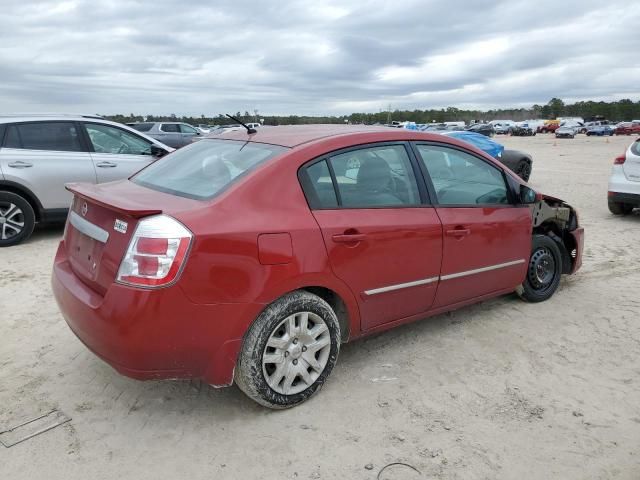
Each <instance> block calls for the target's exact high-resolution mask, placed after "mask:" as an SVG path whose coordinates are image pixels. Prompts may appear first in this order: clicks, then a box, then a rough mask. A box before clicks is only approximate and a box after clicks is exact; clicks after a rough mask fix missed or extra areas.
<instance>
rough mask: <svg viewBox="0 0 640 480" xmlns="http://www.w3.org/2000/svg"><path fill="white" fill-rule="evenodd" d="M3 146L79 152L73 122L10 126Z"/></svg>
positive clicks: (78, 140) (79, 143)
mask: <svg viewBox="0 0 640 480" xmlns="http://www.w3.org/2000/svg"><path fill="white" fill-rule="evenodd" d="M4 146H5V147H7V148H20V149H25V150H51V151H58V152H81V151H83V150H84V149H83V148H82V144H81V142H80V136H79V135H78V129H77V128H76V125H75V124H74V123H73V122H34V123H19V124H15V125H10V126H9V127H8V128H7V134H6V137H5V142H4Z"/></svg>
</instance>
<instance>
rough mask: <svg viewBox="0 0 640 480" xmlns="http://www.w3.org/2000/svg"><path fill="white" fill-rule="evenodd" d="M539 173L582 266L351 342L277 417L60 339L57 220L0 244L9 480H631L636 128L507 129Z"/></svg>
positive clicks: (638, 399)
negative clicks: (18, 434) (624, 205)
mask: <svg viewBox="0 0 640 480" xmlns="http://www.w3.org/2000/svg"><path fill="white" fill-rule="evenodd" d="M500 140H501V141H504V143H505V145H507V147H508V148H518V149H522V150H524V151H527V152H530V153H531V154H532V155H533V157H534V167H533V175H532V178H531V183H532V185H533V186H535V187H537V188H539V189H541V190H542V191H544V192H545V193H549V194H552V195H555V196H558V197H560V198H563V199H565V200H566V201H567V202H569V203H570V204H572V205H573V206H575V207H577V209H578V210H579V212H580V220H581V223H582V224H583V225H584V226H585V229H586V251H585V256H584V266H583V268H582V270H581V271H580V272H579V273H578V274H577V275H575V276H573V277H567V278H565V279H564V280H563V282H562V284H561V287H560V290H559V291H558V292H557V294H556V295H555V296H554V297H553V298H552V299H551V300H550V301H548V302H545V303H543V304H538V305H532V304H525V303H523V302H521V301H520V300H519V299H517V298H516V297H515V296H506V297H502V298H499V299H496V300H493V301H489V302H485V303H482V304H479V305H476V306H474V307H471V308H466V309H464V310H460V311H457V312H454V313H452V314H446V315H440V316H437V317H434V318H431V319H428V320H425V321H421V322H417V323H414V324H412V325H408V326H404V327H400V328H398V329H395V330H392V331H390V332H387V333H384V334H380V335H377V336H374V337H371V338H368V339H365V340H362V341H358V342H354V343H352V344H349V345H346V346H343V349H342V352H341V355H340V359H339V361H338V365H337V367H336V369H335V370H334V372H333V374H332V376H331V377H330V378H329V381H328V382H327V384H326V385H325V387H324V389H323V390H322V392H320V394H319V395H318V396H316V397H315V398H314V399H313V400H311V401H310V402H307V403H306V404H304V405H302V406H300V407H298V408H295V409H293V410H287V411H280V412H276V411H269V410H266V409H264V408H261V407H259V406H257V405H256V404H254V403H253V402H251V401H250V400H248V399H247V398H245V396H244V395H243V394H242V393H241V392H240V391H239V390H238V389H237V388H235V387H232V388H227V389H220V390H216V389H213V388H211V387H209V386H207V385H202V384H199V383H195V382H138V381H135V380H130V379H127V378H124V377H122V376H120V375H118V374H117V373H116V372H115V371H113V370H112V369H111V368H110V367H108V366H107V365H106V364H104V363H102V362H101V361H100V360H98V359H97V358H96V357H94V356H93V355H92V354H91V353H90V352H89V351H88V350H87V349H86V348H85V347H84V346H83V345H82V344H81V343H80V342H79V341H78V340H77V339H76V338H75V336H74V335H73V334H72V333H71V332H70V330H69V329H68V328H67V326H66V324H65V322H64V321H63V319H62V317H61V315H60V314H59V313H58V311H57V307H56V305H55V302H54V300H53V297H52V295H51V293H50V287H49V277H50V269H51V263H52V259H53V255H54V252H55V249H56V246H57V242H58V240H59V237H60V235H61V234H62V229H61V228H55V229H46V230H40V231H38V232H37V233H36V234H35V235H34V236H33V238H32V239H31V240H30V241H29V242H27V243H25V244H23V245H20V246H18V247H14V248H8V249H2V250H0V339H1V341H0V431H1V430H4V429H6V428H9V427H11V426H14V425H16V424H19V423H21V422H23V421H25V420H27V419H30V418H33V417H36V416H38V415H41V414H43V413H47V412H48V411H50V410H52V409H60V410H62V411H64V412H65V413H67V414H68V415H69V416H71V417H72V421H71V422H69V423H67V424H65V425H64V426H61V427H58V428H56V429H54V430H51V431H49V432H46V433H44V434H42V435H39V436H37V437H35V438H32V439H30V440H28V441H26V442H24V443H22V444H19V445H16V446H14V447H11V448H4V447H2V446H0V473H1V474H2V475H1V476H2V478H7V479H12V480H15V479H22V478H29V479H35V478H45V477H46V478H49V479H51V480H54V479H65V480H69V479H73V478H83V479H84V478H89V479H103V478H104V479H107V478H110V479H111V478H115V477H117V476H121V477H123V478H135V479H146V478H176V479H185V478H189V479H205V478H206V479H214V478H215V479H226V478H229V479H253V478H269V479H270V478H277V479H280V478H300V479H307V478H309V479H334V478H335V479H375V478H376V476H377V475H378V472H379V471H380V469H381V468H383V467H384V466H385V465H387V464H389V463H392V462H404V463H408V464H410V465H412V466H414V467H415V468H416V469H417V470H419V471H420V472H421V474H418V473H416V472H415V471H413V470H411V469H410V468H408V467H406V466H402V465H395V466H391V467H389V468H387V469H386V470H385V471H384V472H383V473H382V475H381V476H380V478H381V479H391V478H393V479H400V478H407V479H412V478H447V479H465V480H468V479H516V478H518V479H520V478H526V479H545V480H548V479H583V478H584V479H605V478H607V479H608V478H616V479H638V478H640V450H639V447H640V297H639V296H638V292H639V291H640V268H639V267H640V256H639V255H638V253H639V250H640V247H639V245H640V243H639V242H638V239H639V238H640V234H639V233H640V215H639V214H638V213H637V212H636V214H635V215H631V216H629V217H625V218H616V217H613V216H612V215H610V214H609V212H608V210H607V205H606V190H607V179H608V174H609V170H610V167H611V163H612V160H613V158H614V157H615V156H616V155H618V154H620V153H622V152H623V150H624V148H626V146H627V145H628V144H629V143H630V142H631V140H632V139H631V138H630V137H614V138H611V139H610V140H607V139H604V138H597V137H593V138H587V137H585V136H580V137H578V138H576V139H575V140H558V141H557V142H554V139H553V137H552V136H549V135H538V136H536V137H529V138H517V137H514V138H504V139H500Z"/></svg>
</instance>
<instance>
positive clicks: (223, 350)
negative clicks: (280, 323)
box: [52, 243, 264, 386]
mask: <svg viewBox="0 0 640 480" xmlns="http://www.w3.org/2000/svg"><path fill="white" fill-rule="evenodd" d="M52 288H53V293H54V296H55V299H56V301H57V303H58V306H59V308H60V311H61V312H62V315H63V316H64V318H65V320H66V322H67V324H68V325H69V327H70V328H71V330H72V331H73V333H75V335H76V336H77V337H78V338H79V339H80V340H81V341H82V343H84V344H85V345H86V346H87V348H89V349H90V350H91V351H92V352H94V353H95V354H96V355H97V356H98V357H100V358H101V359H103V360H104V361H105V362H106V363H108V364H109V365H111V366H112V367H113V368H115V369H116V370H117V371H118V372H120V373H121V374H123V375H126V376H128V377H132V378H136V379H139V380H147V379H177V378H201V379H203V380H205V381H206V382H207V383H210V384H213V385H216V386H223V385H230V384H231V383H232V382H233V370H234V368H235V363H236V359H237V355H238V352H239V349H240V346H241V342H242V336H243V334H244V331H245V329H246V328H247V326H248V325H249V324H250V323H251V321H253V319H254V318H255V317H256V316H257V315H258V313H259V312H260V311H261V310H262V308H264V306H263V305H260V304H239V303H238V304H215V305H200V304H194V303H193V302H191V301H190V300H189V299H188V298H187V297H186V296H185V295H184V293H183V291H182V290H181V288H180V287H179V286H178V285H174V286H172V287H168V288H164V289H158V290H143V289H138V288H130V287H127V286H124V285H119V284H115V283H114V284H113V285H112V286H111V287H110V288H109V289H108V290H107V292H106V294H105V295H104V296H101V295H100V294H98V293H96V292H95V291H93V290H92V289H90V288H89V287H88V286H86V285H85V284H84V283H83V282H82V281H81V280H80V279H79V278H78V277H77V276H76V275H75V274H74V273H73V271H72V269H71V266H70V264H69V261H68V259H67V258H66V253H65V251H64V247H63V243H61V244H60V247H59V249H58V253H57V255H56V259H55V263H54V267H53V275H52Z"/></svg>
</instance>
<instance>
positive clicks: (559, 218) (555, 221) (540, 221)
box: [531, 196, 584, 274]
mask: <svg viewBox="0 0 640 480" xmlns="http://www.w3.org/2000/svg"><path fill="white" fill-rule="evenodd" d="M531 210H532V212H531V213H532V219H533V233H539V234H544V235H548V236H549V237H550V238H552V239H553V240H554V241H555V242H556V243H557V244H558V247H559V248H560V252H561V253H562V273H568V274H571V273H575V272H576V270H578V269H579V268H580V266H581V265H582V251H583V248H584V228H582V227H580V226H579V224H578V214H577V212H576V211H575V209H573V208H572V207H571V206H570V205H568V204H567V203H565V202H563V201H562V200H560V199H557V198H553V197H548V196H542V199H541V200H539V201H537V202H536V203H534V204H533V205H532V206H531Z"/></svg>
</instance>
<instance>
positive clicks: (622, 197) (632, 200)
mask: <svg viewBox="0 0 640 480" xmlns="http://www.w3.org/2000/svg"><path fill="white" fill-rule="evenodd" d="M608 200H609V210H610V211H611V213H613V214H615V215H626V214H628V213H631V211H632V210H633V209H634V208H640V138H639V139H638V140H636V141H635V142H633V143H632V144H631V145H629V148H627V151H626V152H625V153H624V154H622V155H620V156H619V157H616V159H615V160H614V161H613V168H612V169H611V176H610V177H609V193H608Z"/></svg>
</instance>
